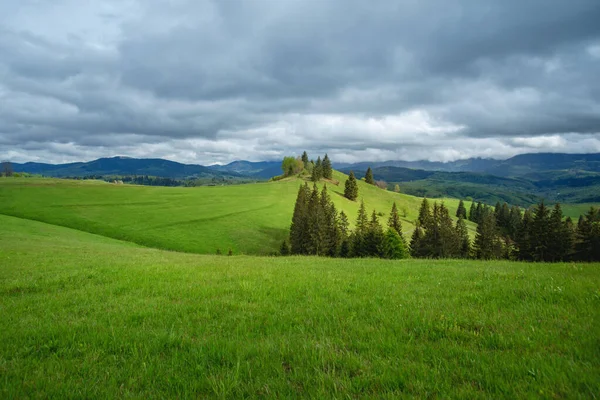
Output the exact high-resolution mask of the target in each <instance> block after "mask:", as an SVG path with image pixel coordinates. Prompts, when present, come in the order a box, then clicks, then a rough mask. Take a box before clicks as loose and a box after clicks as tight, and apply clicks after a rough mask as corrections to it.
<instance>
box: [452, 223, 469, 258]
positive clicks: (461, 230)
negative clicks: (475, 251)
mask: <svg viewBox="0 0 600 400" xmlns="http://www.w3.org/2000/svg"><path fill="white" fill-rule="evenodd" d="M455 230H456V236H457V237H458V242H459V251H458V256H459V257H460V258H469V257H470V256H471V239H470V238H469V231H468V230H467V224H466V223H465V220H464V218H462V217H459V218H458V220H457V221H456V227H455Z"/></svg>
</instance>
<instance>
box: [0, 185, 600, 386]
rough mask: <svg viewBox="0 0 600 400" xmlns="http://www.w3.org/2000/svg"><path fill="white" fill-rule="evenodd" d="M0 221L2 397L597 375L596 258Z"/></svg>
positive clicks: (568, 379)
mask: <svg viewBox="0 0 600 400" xmlns="http://www.w3.org/2000/svg"><path fill="white" fill-rule="evenodd" d="M109 190H116V189H113V188H110V189H109ZM0 227H1V228H0V321H2V322H1V323H0V324H1V327H2V329H0V397H1V398H29V397H36V398H115V397H119V398H206V397H209V398H254V397H279V398H301V397H303V398H305V397H312V398H332V397H336V398H348V397H350V398H353V397H359V398H364V397H372V398H393V397H398V396H415V397H458V398H460V397H462V398H523V397H543V398H554V397H556V398H577V397H580V398H594V396H597V394H598V393H599V392H600V379H599V376H600V311H599V310H600V268H599V267H600V265H598V264H523V263H514V262H479V261H452V260H444V261H429V260H404V261H385V260H375V259H353V260H339V259H325V258H302V257H285V258H284V257H250V256H233V257H228V256H213V255H198V254H185V253H178V252H171V251H163V250H158V249H150V248H144V247H141V246H137V245H135V244H131V243H127V242H122V241H118V240H114V239H109V238H106V237H102V236H99V235H93V234H89V233H85V232H81V231H77V230H73V229H69V228H64V227H58V226H53V225H49V224H45V223H41V222H37V221H28V220H24V219H20V218H15V217H9V216H0Z"/></svg>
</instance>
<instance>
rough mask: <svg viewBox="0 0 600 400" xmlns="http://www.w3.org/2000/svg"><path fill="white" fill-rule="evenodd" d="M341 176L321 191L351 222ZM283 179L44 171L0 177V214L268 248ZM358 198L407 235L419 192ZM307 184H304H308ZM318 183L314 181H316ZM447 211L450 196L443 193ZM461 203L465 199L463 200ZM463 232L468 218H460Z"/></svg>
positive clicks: (122, 235)
mask: <svg viewBox="0 0 600 400" xmlns="http://www.w3.org/2000/svg"><path fill="white" fill-rule="evenodd" d="M346 178H347V177H346V175H344V174H341V173H338V172H335V174H334V180H335V181H336V183H337V184H334V183H331V182H330V183H329V184H328V190H329V193H330V195H331V198H332V200H333V201H334V203H335V204H336V206H337V208H338V210H344V212H346V214H347V215H348V216H349V218H350V221H351V222H352V223H353V222H354V220H355V218H356V214H357V212H358V207H359V202H352V201H349V200H347V199H346V198H344V197H343V191H344V182H345V180H346ZM303 183H304V181H303V180H301V179H299V178H289V179H284V180H281V181H277V182H266V183H257V184H249V185H238V186H235V185H234V186H216V187H199V188H181V187H178V188H167V187H149V186H135V185H115V184H109V183H104V182H99V181H73V180H61V179H44V178H4V179H0V214H5V215H12V216H17V217H22V218H27V219H33V220H38V221H43V222H47V223H51V224H55V225H60V226H65V227H71V228H75V229H79V230H82V231H86V232H91V233H96V234H99V235H103V236H107V237H111V238H115V239H120V240H126V241H130V242H134V243H138V244H140V245H144V246H148V247H155V248H160V249H166V250H177V251H185V252H195V253H209V254H213V253H215V252H216V250H217V249H221V250H222V251H225V252H226V251H227V250H228V249H232V250H233V252H234V253H235V254H240V253H243V254H270V253H273V252H276V251H277V250H278V248H279V246H280V244H281V242H282V240H283V239H284V238H285V237H286V236H287V234H288V230H289V226H290V223H291V218H292V212H293V207H294V202H295V199H296V194H297V191H298V187H299V186H300V185H301V184H303ZM358 184H359V199H364V201H365V204H366V207H367V209H368V212H369V213H370V212H371V210H372V209H376V210H377V212H380V213H382V214H383V215H382V216H381V217H380V219H381V222H382V223H383V224H385V223H386V222H387V218H388V216H389V211H390V209H391V206H392V203H393V202H394V201H395V202H396V203H397V204H398V208H399V210H400V214H401V216H403V212H404V211H406V216H403V218H402V222H403V228H404V231H405V232H404V233H405V235H406V236H407V237H409V235H410V234H411V232H412V230H413V228H414V227H413V225H412V223H413V221H415V220H416V218H417V213H418V207H419V205H420V202H421V199H420V198H417V197H413V196H408V195H404V194H397V193H393V192H389V191H384V190H381V189H379V188H376V187H375V186H372V185H368V184H366V183H364V182H359V183H358ZM311 185H312V183H311ZM321 186H322V184H321ZM445 202H446V205H447V206H448V207H449V209H450V213H451V215H454V214H455V212H456V207H457V206H458V200H455V199H446V200H445ZM467 207H468V204H467ZM468 226H469V228H470V229H471V231H473V230H474V228H475V225H474V224H472V223H470V222H469V224H468Z"/></svg>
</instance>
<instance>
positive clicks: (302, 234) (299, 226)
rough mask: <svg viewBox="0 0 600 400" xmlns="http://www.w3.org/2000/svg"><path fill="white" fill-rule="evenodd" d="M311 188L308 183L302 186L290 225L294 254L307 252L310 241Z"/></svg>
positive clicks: (292, 251)
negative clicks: (309, 201) (309, 203)
mask: <svg viewBox="0 0 600 400" xmlns="http://www.w3.org/2000/svg"><path fill="white" fill-rule="evenodd" d="M309 197H310V189H309V188H308V184H304V185H302V186H300V189H298V196H297V197H296V205H295V206H294V215H293V217H292V225H291V227H290V247H291V253H292V254H307V243H308V214H309V210H308V199H309Z"/></svg>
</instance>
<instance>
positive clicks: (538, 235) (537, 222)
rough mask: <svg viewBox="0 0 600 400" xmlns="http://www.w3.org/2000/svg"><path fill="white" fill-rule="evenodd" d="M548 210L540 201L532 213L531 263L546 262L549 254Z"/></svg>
mask: <svg viewBox="0 0 600 400" xmlns="http://www.w3.org/2000/svg"><path fill="white" fill-rule="evenodd" d="M549 226H550V210H549V209H548V207H546V204H544V202H543V201H542V202H541V203H540V204H538V205H537V207H536V208H535V209H534V211H533V224H532V226H531V254H532V257H533V261H546V260H548V258H549V256H550V254H549V251H550V237H551V233H550V231H549V230H548V227H549Z"/></svg>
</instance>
